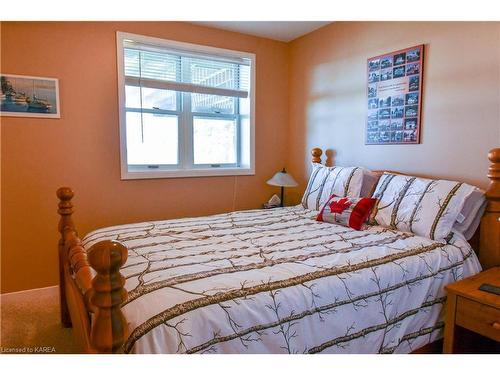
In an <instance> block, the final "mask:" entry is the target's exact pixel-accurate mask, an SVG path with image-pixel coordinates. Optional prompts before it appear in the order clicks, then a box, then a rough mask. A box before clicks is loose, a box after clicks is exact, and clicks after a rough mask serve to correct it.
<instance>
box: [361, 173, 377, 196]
mask: <svg viewBox="0 0 500 375" xmlns="http://www.w3.org/2000/svg"><path fill="white" fill-rule="evenodd" d="M361 169H362V170H363V184H362V185H361V192H360V195H361V196H362V197H371V195H372V193H373V190H374V189H375V185H377V182H378V179H379V178H380V174H378V173H375V172H372V171H371V170H369V169H367V168H361Z"/></svg>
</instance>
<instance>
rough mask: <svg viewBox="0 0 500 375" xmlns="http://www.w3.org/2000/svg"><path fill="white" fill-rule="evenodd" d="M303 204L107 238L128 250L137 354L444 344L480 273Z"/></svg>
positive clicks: (464, 250) (405, 238)
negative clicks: (460, 299) (465, 282)
mask: <svg viewBox="0 0 500 375" xmlns="http://www.w3.org/2000/svg"><path fill="white" fill-rule="evenodd" d="M316 214H317V212H316V211H312V210H307V209H304V208H302V206H295V207H285V208H276V209H270V210H250V211H239V212H231V213H226V214H220V215H214V216H206V217H199V218H184V219H176V220H165V221H154V222H144V223H138V224H131V225H121V226H115V227H109V228H104V229H99V230H96V231H94V232H91V233H89V234H88V235H87V236H86V237H85V238H84V240H83V243H84V246H85V248H86V249H88V248H89V247H90V246H92V244H94V243H96V242H98V241H101V240H117V241H120V242H122V243H123V244H124V245H126V246H127V247H128V251H129V253H128V260H127V262H126V264H125V265H124V267H123V268H122V270H121V272H122V274H123V275H124V277H125V278H126V285H125V287H126V289H127V290H128V292H129V293H128V299H127V300H126V301H125V303H124V304H123V308H122V310H123V312H124V314H125V317H126V319H127V321H128V324H129V332H130V334H129V337H128V338H127V340H126V341H125V343H124V345H123V350H124V352H126V353H409V352H411V351H413V350H416V349H418V348H419V347H422V346H424V345H425V344H427V343H429V342H432V341H435V340H437V339H438V338H440V337H441V336H442V328H443V305H444V302H445V299H446V296H445V292H444V286H445V285H446V284H449V283H451V282H454V281H456V280H459V279H461V278H464V277H467V276H470V275H472V274H475V273H478V272H480V270H481V266H480V264H479V261H478V259H477V257H476V255H475V253H474V251H473V250H472V248H471V247H470V245H469V244H468V243H467V241H466V240H465V239H464V238H463V236H461V235H460V234H454V235H453V237H452V238H451V239H450V240H448V242H444V241H443V242H439V241H433V240H430V239H428V238H424V237H419V236H416V235H414V234H412V233H406V232H399V231H396V230H391V229H388V228H383V227H379V226H371V227H368V228H367V229H366V230H363V231H355V230H352V229H350V228H346V227H343V226H339V225H335V224H329V223H323V222H317V221H316V220H315V216H316Z"/></svg>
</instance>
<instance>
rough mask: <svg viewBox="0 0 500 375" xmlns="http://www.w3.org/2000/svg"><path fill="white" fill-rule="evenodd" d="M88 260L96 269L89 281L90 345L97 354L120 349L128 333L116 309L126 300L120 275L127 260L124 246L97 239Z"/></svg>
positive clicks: (121, 316)
mask: <svg viewBox="0 0 500 375" xmlns="http://www.w3.org/2000/svg"><path fill="white" fill-rule="evenodd" d="M88 260H89V263H90V265H91V266H92V268H93V269H95V270H96V271H97V275H96V276H95V277H94V279H93V280H92V296H91V302H92V304H93V305H94V307H95V316H94V319H93V323H92V328H91V333H90V341H91V344H92V347H93V348H95V349H97V350H98V351H99V352H100V353H115V352H120V350H121V347H122V345H123V343H124V341H125V339H126V338H127V336H128V326H127V321H126V320H125V316H124V315H123V313H122V311H121V309H120V308H121V304H122V303H123V302H124V301H125V300H126V299H127V291H126V290H125V288H124V285H125V278H124V277H123V276H122V275H121V274H120V267H121V266H123V265H124V264H125V262H126V260H127V248H126V247H125V246H123V245H122V244H121V243H119V242H117V241H101V242H98V243H96V244H94V245H93V246H92V247H91V248H90V249H89V250H88Z"/></svg>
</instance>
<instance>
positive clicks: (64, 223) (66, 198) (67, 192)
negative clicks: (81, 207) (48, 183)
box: [56, 187, 75, 234]
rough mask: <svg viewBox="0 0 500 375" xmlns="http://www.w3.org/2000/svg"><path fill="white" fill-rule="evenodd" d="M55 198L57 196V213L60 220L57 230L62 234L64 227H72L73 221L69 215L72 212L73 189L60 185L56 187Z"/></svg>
mask: <svg viewBox="0 0 500 375" xmlns="http://www.w3.org/2000/svg"><path fill="white" fill-rule="evenodd" d="M56 194H57V198H59V204H58V208H59V209H58V210H57V213H58V214H59V215H61V220H59V232H60V233H61V234H63V231H64V229H65V228H66V227H68V226H70V227H71V229H73V222H72V221H71V215H72V214H73V203H71V199H73V196H74V195H75V194H74V193H73V190H71V188H69V187H61V188H59V189H57V192H56Z"/></svg>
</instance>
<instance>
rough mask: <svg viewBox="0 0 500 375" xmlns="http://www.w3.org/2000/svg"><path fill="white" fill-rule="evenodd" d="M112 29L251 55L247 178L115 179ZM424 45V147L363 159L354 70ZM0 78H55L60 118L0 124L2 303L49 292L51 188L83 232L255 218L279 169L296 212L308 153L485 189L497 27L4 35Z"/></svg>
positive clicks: (496, 115) (496, 116)
mask: <svg viewBox="0 0 500 375" xmlns="http://www.w3.org/2000/svg"><path fill="white" fill-rule="evenodd" d="M116 30H120V31H126V32H131V33H138V34H144V35H151V36H156V37H162V38H167V39H175V40H179V41H185V42H191V43H199V44H206V45H211V46H215V47H221V48H229V49H236V50H242V51H248V52H253V53H256V55H257V85H256V88H257V95H256V135H257V139H256V142H257V150H256V151H257V152H256V159H257V160H256V175H255V176H242V177H209V178H179V179H159V180H130V181H121V180H120V171H119V169H120V163H119V140H118V108H117V84H116V52H115V31H116ZM422 43H425V44H426V57H425V73H424V102H423V114H422V130H423V132H422V144H420V145H406V146H396V145H388V146H365V145H364V127H365V114H366V98H365V90H366V88H365V83H366V79H365V64H366V59H367V58H368V57H371V56H375V55H379V54H382V53H386V52H390V51H393V50H397V49H400V48H405V47H408V46H412V45H416V44H422ZM1 71H2V72H6V73H12V74H25V75H40V76H49V77H50V76H53V77H58V78H59V79H60V91H61V108H62V118H61V119H60V120H48V119H23V118H1V122H2V123H1V127H0V130H1V145H0V146H1V166H2V171H1V176H0V177H1V184H2V185H1V187H2V189H1V190H2V191H1V201H0V202H1V229H2V233H1V250H2V253H1V263H2V265H1V273H2V275H1V282H2V286H1V291H2V292H10V291H15V290H22V289H28V288H35V287H43V286H47V285H54V284H56V283H57V282H58V279H57V254H56V243H57V233H56V231H55V228H56V225H57V220H58V217H57V215H56V203H57V202H56V198H55V190H56V188H57V187H59V186H61V185H69V186H72V187H73V188H74V189H75V191H76V194H77V196H76V198H75V205H76V224H77V227H78V228H79V230H80V232H81V233H86V232H88V231H89V230H92V229H94V228H98V227H102V226H106V225H114V224H119V223H127V222H135V221H145V220H155V219H163V218H173V217H181V216H199V215H205V214H211V213H218V212H227V211H230V210H234V209H245V208H255V207H258V206H260V204H261V203H262V202H263V201H265V200H266V199H267V198H268V197H269V196H270V194H272V193H274V192H276V191H275V189H273V188H271V187H269V186H267V185H266V184H265V181H266V180H267V179H268V178H269V177H270V176H271V175H272V174H273V173H274V172H275V171H276V170H278V169H280V168H281V167H282V166H283V165H285V163H286V165H287V168H288V170H289V171H290V172H291V173H292V174H293V175H294V176H295V177H296V179H297V180H298V181H299V182H300V183H301V185H300V186H299V188H297V189H295V190H294V191H292V194H289V197H290V198H291V199H290V200H291V202H290V203H292V202H294V203H295V202H298V200H299V199H300V196H301V193H302V190H303V187H304V185H305V181H306V178H307V171H308V168H309V160H310V157H309V150H310V149H311V148H312V147H314V146H320V147H323V148H333V149H335V150H336V153H337V154H336V158H335V162H336V163H337V164H339V165H364V166H366V167H369V168H375V169H376V168H387V169H396V170H401V171H406V172H410V173H418V174H425V175H431V176H442V177H448V178H456V179H461V180H465V181H468V182H471V183H475V184H477V185H480V186H483V187H484V186H485V184H486V182H487V180H486V177H485V174H486V169H487V167H488V163H487V160H486V157H485V153H486V151H487V150H488V149H490V148H493V147H498V145H499V143H500V142H499V141H500V108H499V103H500V91H499V87H500V23H443V22H439V23H431V22H425V23H421V22H418V23H417V22H414V23H387V22H385V23H368V22H336V23H333V24H331V25H328V26H326V27H323V28H321V29H318V30H316V31H314V32H312V33H310V34H308V35H306V36H304V37H302V38H299V39H297V40H295V41H293V42H291V43H288V44H285V43H281V42H274V41H271V40H268V39H263V38H257V37H251V36H246V35H242V34H238V33H232V32H227V31H222V30H216V29H211V28H206V27H201V26H195V25H191V24H187V23H174V22H151V23H148V22H121V23H119V22H101V23H86V22H80V23H47V22H45V23H15V22H3V23H1ZM287 92H288V95H286V93H287ZM284 93H285V94H284Z"/></svg>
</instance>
